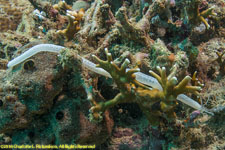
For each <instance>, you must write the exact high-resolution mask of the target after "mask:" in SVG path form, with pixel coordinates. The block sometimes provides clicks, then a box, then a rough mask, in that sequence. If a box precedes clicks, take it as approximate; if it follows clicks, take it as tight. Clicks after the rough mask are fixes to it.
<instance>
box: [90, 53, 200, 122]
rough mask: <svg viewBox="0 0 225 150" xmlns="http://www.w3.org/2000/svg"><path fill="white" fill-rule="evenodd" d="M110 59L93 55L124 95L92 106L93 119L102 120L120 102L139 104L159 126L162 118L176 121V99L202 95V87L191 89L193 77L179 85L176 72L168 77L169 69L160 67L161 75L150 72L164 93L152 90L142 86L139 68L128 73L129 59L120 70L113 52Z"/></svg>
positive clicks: (120, 94)
mask: <svg viewBox="0 0 225 150" xmlns="http://www.w3.org/2000/svg"><path fill="white" fill-rule="evenodd" d="M106 55H107V60H106V61H103V60H100V59H99V58H97V57H96V56H93V57H94V59H95V60H96V61H97V62H98V65H97V66H98V67H101V68H103V69H105V70H106V71H107V72H109V73H110V75H111V76H112V78H113V80H114V81H115V83H116V84H117V86H118V88H119V90H120V93H119V94H118V95H117V96H116V97H115V98H113V99H112V100H109V101H106V102H101V103H95V104H94V106H93V107H91V109H90V111H91V114H90V116H91V117H90V118H91V119H93V120H100V116H101V113H102V112H104V111H105V110H106V109H108V108H109V107H113V106H114V105H116V104H119V103H137V104H138V105H139V107H140V108H141V110H142V111H143V112H144V114H145V115H146V117H147V119H148V120H149V122H150V123H151V124H152V125H156V126H157V125H158V124H159V123H160V122H161V119H162V118H165V119H167V120H174V119H175V117H176V115H175V113H174V108H175V106H176V105H177V101H176V98H177V96H178V95H179V94H182V93H193V94H197V95H198V94H199V93H198V91H200V90H201V88H200V87H199V86H188V83H189V81H190V80H191V77H189V76H186V77H185V78H184V79H183V80H182V81H181V82H180V83H179V84H178V85H176V84H177V79H176V77H174V71H173V72H172V73H171V74H170V75H169V76H168V77H167V76H166V69H165V68H164V67H163V68H160V67H158V68H157V69H158V71H159V73H160V76H159V75H157V74H156V73H154V72H152V71H150V73H151V74H152V76H154V77H155V78H156V79H157V80H158V82H159V83H160V84H161V86H162V88H163V91H160V90H158V89H150V88H149V87H146V86H145V85H143V84H141V83H139V82H138V81H137V80H136V79H135V74H134V73H135V72H138V71H139V69H138V68H134V69H130V70H129V71H126V69H127V67H128V63H129V60H128V59H126V60H125V61H124V62H123V64H122V65H121V67H120V68H119V67H118V66H117V65H116V64H115V63H114V62H113V60H112V56H111V53H108V51H106Z"/></svg>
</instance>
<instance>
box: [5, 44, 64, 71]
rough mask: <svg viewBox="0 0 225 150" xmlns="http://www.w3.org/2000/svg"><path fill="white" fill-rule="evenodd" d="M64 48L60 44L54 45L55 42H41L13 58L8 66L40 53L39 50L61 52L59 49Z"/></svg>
mask: <svg viewBox="0 0 225 150" xmlns="http://www.w3.org/2000/svg"><path fill="white" fill-rule="evenodd" d="M62 48H64V47H63V46H58V45H54V44H39V45H36V46H34V47H32V48H30V49H29V50H27V51H26V52H25V53H23V54H22V55H20V56H18V57H16V58H15V59H13V60H11V61H10V62H9V63H8V65H7V66H8V67H9V68H10V67H13V66H15V65H17V64H19V63H21V62H23V61H24V60H26V59H28V58H30V57H31V56H33V55H35V54H37V53H39V52H43V51H45V52H55V53H59V51H60V50H61V49H62Z"/></svg>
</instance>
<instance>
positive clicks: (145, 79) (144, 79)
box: [7, 44, 206, 111]
mask: <svg viewBox="0 0 225 150" xmlns="http://www.w3.org/2000/svg"><path fill="white" fill-rule="evenodd" d="M62 48H65V47H63V46H58V45H54V44H39V45H36V46H34V47H32V48H30V49H29V50H27V51H26V52H25V53H23V54H22V55H20V56H18V57H16V58H15V59H13V60H11V61H10V62H9V63H8V65H7V66H8V67H9V68H10V67H13V66H15V65H17V64H19V63H21V62H23V61H24V60H26V59H28V58H30V57H32V56H33V55H35V54H37V53H39V52H43V51H47V52H54V53H59V52H60V50H61V49H62ZM82 64H83V65H84V67H86V68H88V69H89V70H91V71H93V72H95V73H98V74H101V75H103V76H106V77H110V78H111V75H110V74H109V73H108V72H107V71H105V70H104V69H102V68H97V67H96V64H94V63H92V62H91V61H89V60H87V59H85V58H82ZM135 75H136V80H137V81H139V82H141V83H143V84H145V85H148V86H151V87H153V88H156V89H159V90H162V87H161V85H160V84H159V83H158V81H157V80H156V79H155V78H153V77H151V76H148V75H146V74H144V73H141V72H136V73H135ZM177 99H178V100H179V101H181V102H182V103H185V104H187V105H189V106H190V107H192V108H194V109H198V110H203V111H206V109H205V108H203V107H202V106H201V105H200V104H199V103H197V102H196V101H194V100H193V99H191V98H189V97H188V96H186V95H184V94H180V95H178V97H177Z"/></svg>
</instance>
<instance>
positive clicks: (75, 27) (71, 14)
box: [58, 8, 84, 40]
mask: <svg viewBox="0 0 225 150" xmlns="http://www.w3.org/2000/svg"><path fill="white" fill-rule="evenodd" d="M83 15H84V9H83V8H81V9H80V10H79V12H76V11H67V17H68V25H67V27H66V29H64V30H59V31H58V33H59V34H62V35H63V36H65V38H66V39H67V40H71V39H73V37H74V34H75V33H77V32H78V31H79V30H80V21H81V20H82V17H83Z"/></svg>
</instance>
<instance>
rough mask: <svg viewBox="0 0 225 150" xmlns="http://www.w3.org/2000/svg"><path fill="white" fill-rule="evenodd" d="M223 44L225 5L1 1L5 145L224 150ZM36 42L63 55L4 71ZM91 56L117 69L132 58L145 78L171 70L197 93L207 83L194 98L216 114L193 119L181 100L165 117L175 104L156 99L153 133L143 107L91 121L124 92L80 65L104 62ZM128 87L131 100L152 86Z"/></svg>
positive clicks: (207, 0) (0, 136)
mask: <svg viewBox="0 0 225 150" xmlns="http://www.w3.org/2000/svg"><path fill="white" fill-rule="evenodd" d="M192 12H194V13H192ZM224 38H225V1H224V0H216V1H215V0H72V1H69V0H65V1H60V0H55V1H50V0H10V1H5V0H0V118H1V119H0V145H7V144H12V145H15V144H17V145H22V144H28V145H32V144H42V145H61V144H80V145H95V146H96V148H97V149H111V150H122V149H140V150H145V149H153V150H156V149H159V150H160V149H172V150H176V149H179V150H186V149H200V150H205V149H217V150H222V149H224V148H225V120H224V118H225V55H224V53H225V39H224ZM38 44H55V45H61V46H64V47H66V48H63V49H62V50H61V51H60V53H59V54H57V53H51V52H40V53H37V54H36V55H34V56H32V57H30V58H28V59H26V60H25V61H23V62H22V63H20V64H18V65H15V66H13V67H11V68H8V67H7V64H8V62H9V61H11V60H12V59H14V58H16V57H17V56H19V55H21V54H22V53H24V52H25V51H27V50H28V49H29V48H32V47H33V46H35V45H38ZM105 48H108V52H107V55H105V52H104V49H105ZM92 55H96V56H97V58H99V59H101V60H106V59H108V60H111V59H110V56H111V57H112V58H113V59H112V60H111V61H113V60H114V61H113V62H114V63H113V64H115V65H117V66H119V67H117V68H122V67H123V66H124V65H125V64H124V62H127V59H129V62H130V64H126V65H127V66H129V68H135V67H136V68H137V67H138V68H140V72H142V73H145V74H148V75H150V74H149V70H152V71H153V72H156V73H158V72H157V68H158V66H159V67H162V68H163V67H165V68H166V70H165V72H166V74H167V75H168V74H169V73H170V72H173V70H175V71H174V72H173V75H175V76H176V79H177V80H178V81H179V82H180V81H181V80H182V79H183V78H184V77H185V76H187V75H189V76H191V77H192V81H191V83H192V86H200V85H201V88H202V91H201V92H200V94H199V96H196V95H194V94H190V93H189V94H187V96H189V97H190V98H192V99H194V100H196V101H197V102H198V103H199V104H200V105H202V107H205V108H207V111H208V112H209V113H207V112H203V111H198V112H197V113H196V111H195V110H194V109H193V108H191V107H189V106H187V105H185V104H183V103H179V104H178V103H177V102H176V104H175V103H174V105H173V109H172V110H173V115H172V116H173V117H172V118H173V119H172V120H171V118H169V119H168V118H167V114H168V112H169V114H172V113H171V112H170V111H167V110H166V109H170V108H169V107H168V106H170V103H166V106H162V103H158V102H157V103H155V102H154V105H153V104H150V105H152V106H151V108H152V109H153V112H155V113H157V115H155V116H154V115H153V116H154V117H156V116H157V117H158V118H157V117H156V118H157V119H156V120H157V123H158V125H157V126H154V123H152V122H149V121H148V120H147V117H148V116H147V117H146V116H145V115H146V114H148V113H146V112H144V111H142V110H143V108H139V106H140V105H139V106H138V105H137V104H136V103H121V104H118V105H115V106H114V107H111V108H109V109H106V110H104V111H103V112H101V113H102V114H100V115H101V117H102V118H101V121H99V122H93V121H92V119H93V118H92V119H90V116H91V115H90V114H91V113H93V114H92V115H93V116H92V117H96V118H97V117H99V116H95V115H99V114H95V112H92V110H93V109H92V108H93V106H94V107H96V108H97V109H99V110H100V108H101V107H102V104H103V103H104V104H105V105H107V104H106V102H109V101H110V100H111V99H114V97H115V96H116V95H118V94H120V93H123V92H124V91H123V90H121V89H122V86H121V85H120V84H118V81H116V80H115V79H116V78H115V77H114V78H113V79H114V80H115V81H116V83H117V85H116V84H115V83H114V82H113V81H114V80H112V79H111V78H108V77H104V76H101V75H98V74H96V73H94V72H91V71H89V70H88V69H87V68H85V67H84V66H83V65H82V57H83V58H86V59H88V60H90V61H92V62H94V63H97V61H96V57H92ZM99 62H100V61H99ZM100 66H101V65H100ZM113 69H114V68H112V70H113ZM121 70H122V69H121ZM158 70H159V69H158ZM162 70H163V69H162ZM195 71H197V73H195ZM115 72H116V71H115ZM118 74H119V75H121V74H122V73H121V74H120V73H118ZM122 75H123V74H122ZM122 75H121V76H122ZM193 76H197V77H196V78H193ZM160 77H161V76H160ZM121 78H123V80H122V79H121V82H122V83H126V82H128V81H124V80H126V78H125V77H121ZM174 79H175V78H174ZM193 79H196V80H195V81H193ZM132 80H133V79H132ZM162 82H163V81H162ZM179 82H178V83H179ZM128 83H129V84H127V85H126V86H125V87H126V88H125V89H127V91H125V93H126V92H128V93H129V92H131V93H132V92H134V93H135V92H137V90H138V89H140V87H141V88H146V87H144V86H143V87H142V86H141V85H140V84H139V85H138V86H139V87H138V86H137V84H135V83H134V82H132V81H129V82H128ZM203 84H204V86H202V85H203ZM162 85H163V83H162ZM188 86H189V87H190V84H189V85H188ZM147 90H149V91H150V90H152V89H147ZM147 90H145V91H147ZM153 90H155V89H154V88H153ZM121 91H122V92H121ZM132 94H133V93H132ZM135 96H136V95H135ZM151 97H154V95H153V94H152V95H151ZM170 98H171V97H170ZM150 101H151V100H150ZM149 103H150V102H149ZM171 103H172V102H171ZM144 105H145V104H143V106H144ZM175 105H176V106H175ZM167 107H168V108H167ZM163 108H166V109H163ZM149 111H151V110H149ZM158 113H159V114H158ZM174 114H175V117H174ZM212 114H213V115H212ZM153 120H154V119H153Z"/></svg>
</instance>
